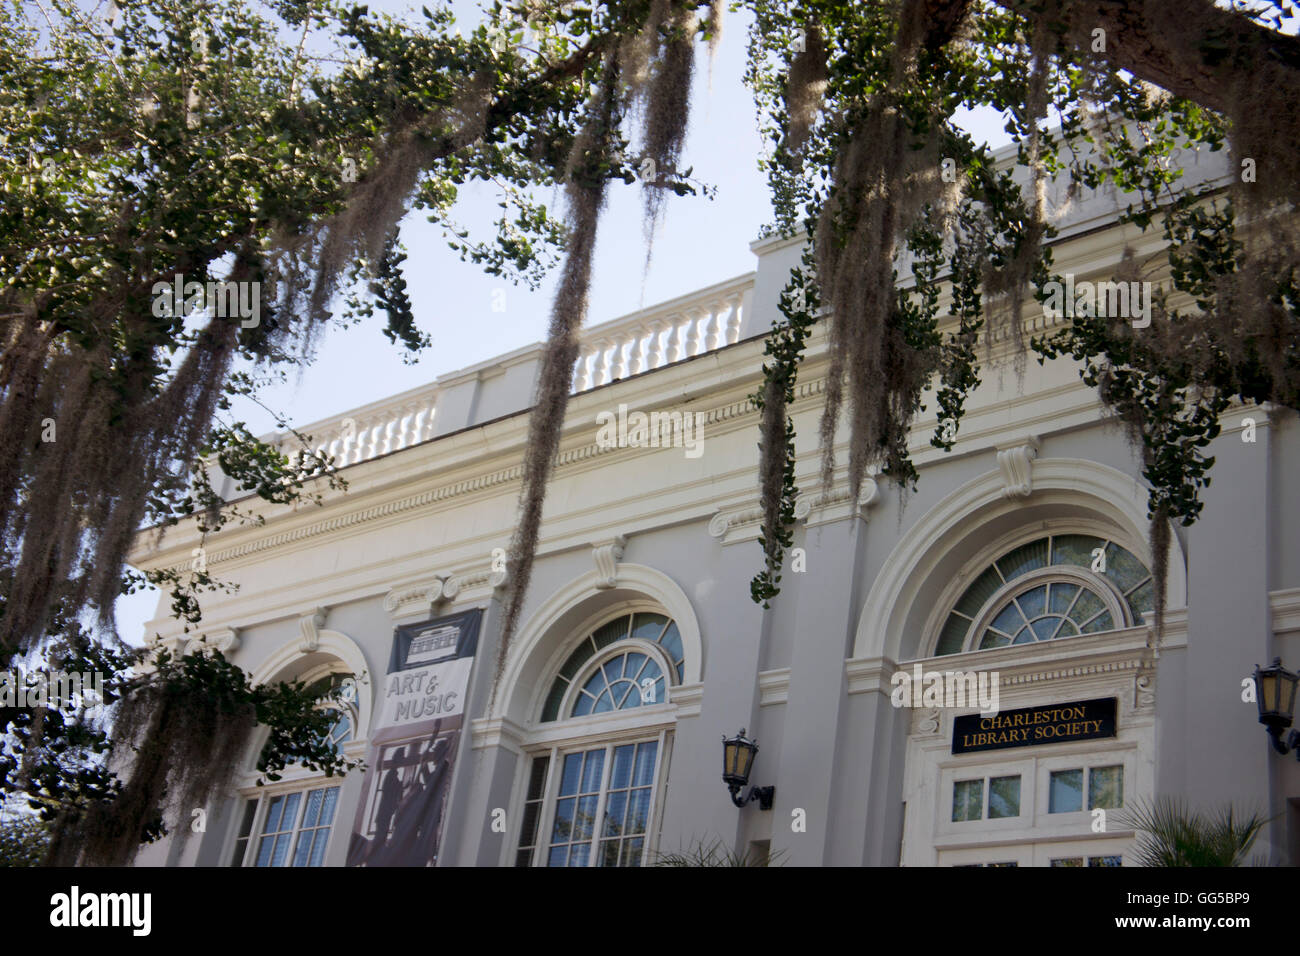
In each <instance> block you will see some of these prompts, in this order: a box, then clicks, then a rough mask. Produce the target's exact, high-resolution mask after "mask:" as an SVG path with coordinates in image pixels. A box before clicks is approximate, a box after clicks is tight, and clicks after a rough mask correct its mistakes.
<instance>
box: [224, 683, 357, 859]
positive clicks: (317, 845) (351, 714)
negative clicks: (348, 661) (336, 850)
mask: <svg viewBox="0 0 1300 956" xmlns="http://www.w3.org/2000/svg"><path fill="white" fill-rule="evenodd" d="M349 677H350V675H348V674H344V673H341V672H338V671H332V672H330V673H327V674H325V675H324V676H322V677H320V678H318V679H317V680H315V681H313V682H312V683H311V684H310V685H309V687H308V692H309V693H312V694H315V695H316V696H319V697H321V698H325V697H326V695H328V694H330V693H331V692H332V691H335V690H337V689H338V688H340V687H344V692H343V693H342V694H340V695H337V697H336V698H335V697H331V698H329V699H322V701H321V704H320V706H321V707H322V708H324V709H327V710H331V711H334V712H335V713H336V714H337V717H336V719H335V720H334V722H333V724H332V725H331V726H330V729H329V730H328V731H327V732H326V741H327V742H328V743H329V744H331V745H332V746H333V747H334V748H335V749H336V750H340V749H342V747H343V746H344V744H347V743H349V742H350V741H351V740H352V739H353V735H354V733H355V728H356V726H357V713H356V710H355V706H356V703H355V695H353V698H352V699H351V700H349V699H348V693H347V691H346V682H347V681H348V679H349ZM354 686H355V685H354ZM282 776H283V781H282V782H280V783H277V784H275V785H273V786H272V787H267V788H263V789H261V790H257V791H254V790H249V791H246V796H247V797H248V799H247V800H245V802H244V805H243V807H242V810H241V812H240V816H239V830H238V832H237V835H236V839H235V846H234V850H233V852H232V853H231V857H230V865H231V866H322V865H323V864H324V862H325V851H326V849H327V847H328V845H329V839H330V832H331V830H332V829H333V826H334V822H335V821H334V815H335V812H336V810H337V809H338V802H339V792H340V785H339V784H338V783H336V782H334V781H335V780H337V778H333V779H331V778H328V777H326V776H325V775H324V774H320V773H314V772H312V771H308V770H306V769H305V768H303V767H297V766H295V767H286V768H285V770H284V772H283V775H282Z"/></svg>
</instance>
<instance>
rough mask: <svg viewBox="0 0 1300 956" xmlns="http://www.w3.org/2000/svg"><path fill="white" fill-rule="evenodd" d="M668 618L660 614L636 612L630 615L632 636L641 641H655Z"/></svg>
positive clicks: (661, 632)
mask: <svg viewBox="0 0 1300 956" xmlns="http://www.w3.org/2000/svg"><path fill="white" fill-rule="evenodd" d="M667 623H668V618H666V617H664V616H663V615H662V614H636V615H633V617H632V636H633V637H636V638H639V639H641V640H643V641H657V640H659V636H660V635H661V634H663V631H664V625H665V624H667Z"/></svg>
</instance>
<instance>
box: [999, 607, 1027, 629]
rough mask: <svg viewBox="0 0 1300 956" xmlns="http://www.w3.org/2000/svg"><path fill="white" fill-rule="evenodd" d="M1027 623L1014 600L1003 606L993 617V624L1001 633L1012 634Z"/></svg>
mask: <svg viewBox="0 0 1300 956" xmlns="http://www.w3.org/2000/svg"><path fill="white" fill-rule="evenodd" d="M1027 623H1028V622H1027V621H1026V620H1025V619H1024V617H1022V616H1021V614H1020V609H1019V608H1017V607H1016V605H1015V603H1014V602H1013V603H1011V604H1008V605H1007V606H1006V607H1004V608H1003V609H1002V611H1001V613H999V614H998V616H997V617H995V618H994V619H993V626H994V627H996V628H997V629H998V630H999V631H1001V632H1002V633H1003V634H1014V633H1016V632H1017V631H1018V630H1020V629H1021V628H1022V627H1024V626H1025V624H1027Z"/></svg>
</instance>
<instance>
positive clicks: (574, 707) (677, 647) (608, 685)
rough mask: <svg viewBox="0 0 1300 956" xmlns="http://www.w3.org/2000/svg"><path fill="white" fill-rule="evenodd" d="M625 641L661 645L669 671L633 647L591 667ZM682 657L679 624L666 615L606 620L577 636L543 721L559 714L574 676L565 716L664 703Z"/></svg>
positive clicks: (676, 679)
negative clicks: (605, 653)
mask: <svg viewBox="0 0 1300 956" xmlns="http://www.w3.org/2000/svg"><path fill="white" fill-rule="evenodd" d="M626 640H637V641H644V642H647V643H649V644H652V645H654V646H655V647H657V648H658V650H659V651H661V652H662V653H663V656H664V659H665V661H666V662H667V663H668V664H669V665H670V666H669V674H667V675H665V673H664V669H663V667H662V666H661V665H660V663H659V662H658V661H656V660H655V658H654V657H653V656H652V655H651V654H649V653H646V652H645V651H637V650H634V649H629V650H628V651H627V652H626V653H622V654H616V655H614V656H611V657H610V658H609V659H608V660H606V661H604V662H602V663H601V664H600V665H599V666H598V667H596V668H595V669H594V670H591V669H590V668H589V664H590V663H591V661H592V660H593V658H596V657H598V655H600V654H601V652H603V651H605V650H606V649H607V648H609V647H610V645H612V644H615V643H617V642H619V641H626ZM684 657H685V655H684V654H683V652H682V637H681V634H679V633H678V631H677V625H676V624H675V623H674V622H673V621H671V620H669V619H668V618H667V617H665V616H664V615H662V614H653V613H649V612H637V613H635V614H625V615H623V616H622V617H618V618H615V619H614V620H612V621H608V622H606V623H605V624H602V625H601V626H600V627H598V628H596V630H594V631H593V632H592V633H591V634H589V635H587V636H586V637H584V638H583V639H582V640H581V641H579V642H578V646H577V647H576V648H575V649H574V651H573V653H571V654H570V655H569V657H568V659H567V660H565V662H564V666H563V667H561V668H560V672H559V674H558V675H557V676H556V678H555V681H554V683H552V684H551V690H550V693H549V694H547V696H546V703H545V704H544V705H543V707H542V720H543V721H553V720H557V719H559V716H560V708H561V706H562V705H563V703H564V700H565V697H566V695H567V694H568V693H569V690H570V688H571V687H572V686H573V684H574V682H575V681H577V682H580V683H578V685H577V686H578V691H577V694H576V695H575V696H574V697H573V698H572V702H571V703H570V705H569V709H568V713H567V714H565V716H567V717H582V716H585V715H587V714H599V713H604V712H606V711H613V710H626V709H628V708H631V707H640V706H641V705H643V704H646V705H648V704H662V703H664V702H666V701H667V699H668V694H667V687H668V682H669V678H671V680H672V683H674V684H676V683H680V682H681V679H682V674H683V673H684V670H685V659H684Z"/></svg>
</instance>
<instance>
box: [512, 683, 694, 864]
mask: <svg viewBox="0 0 1300 956" xmlns="http://www.w3.org/2000/svg"><path fill="white" fill-rule="evenodd" d="M646 706H648V705H646ZM641 709H642V708H633V710H632V711H630V712H629V711H621V712H620V711H615V712H614V713H616V714H617V713H622V714H628V713H635V712H636V711H637V710H641ZM598 716H600V717H606V716H608V714H600V715H598ZM587 719H588V718H574V720H587ZM557 723H558V722H557ZM651 742H657V743H658V750H657V752H656V756H655V771H654V780H653V782H652V785H651V787H652V789H651V791H650V809H649V812H648V813H647V814H646V833H645V842H644V843H643V844H642V846H641V864H640V865H641V866H646V865H648V863H649V861H650V860H651V859H652V858H653V857H654V856H655V855H657V853H658V850H659V830H660V825H661V823H662V820H663V805H664V798H665V796H666V794H667V788H668V766H669V763H670V762H671V759H672V744H673V734H672V730H671V727H670V726H665V725H663V724H662V723H659V724H652V725H648V726H647V725H642V726H639V727H628V728H626V729H624V730H622V731H621V732H618V733H616V734H608V733H601V734H594V735H593V734H588V735H583V736H580V737H575V738H573V739H571V740H567V741H563V742H560V741H557V742H555V743H554V744H552V745H551V746H549V747H534V748H530V749H528V750H525V751H524V759H523V761H522V766H521V771H520V773H518V774H516V775H515V776H516V783H517V787H516V791H517V792H516V794H515V796H514V799H513V801H512V802H513V805H514V806H515V808H516V812H515V813H514V814H512V818H513V819H515V820H517V821H519V822H518V824H517V825H516V826H514V827H512V828H511V832H510V833H509V834H508V836H509V837H510V839H509V841H508V842H507V845H506V848H507V851H508V852H509V857H508V859H510V860H511V861H513V860H514V859H515V858H516V857H517V855H518V853H519V849H520V847H519V839H520V837H521V836H522V835H523V816H524V805H525V803H526V802H527V797H528V777H529V775H530V774H531V773H532V761H533V760H534V759H537V758H540V757H549V758H550V761H549V763H548V764H547V768H546V779H545V781H544V782H543V784H542V802H541V806H540V808H539V811H538V815H537V834H536V836H535V837H534V841H535V842H534V843H533V859H532V861H531V862H530V863H529V866H533V867H546V863H547V860H548V859H549V857H550V853H551V833H552V831H553V830H554V828H555V805H556V802H557V800H558V799H559V790H560V777H561V774H562V772H563V771H562V769H561V768H562V764H563V761H564V758H565V757H566V756H568V755H569V754H573V753H584V752H586V751H589V750H595V749H597V748H601V747H603V748H604V749H605V759H604V762H603V765H602V767H601V772H600V773H601V780H600V791H599V793H600V796H599V799H598V800H597V802H596V820H597V824H596V828H595V830H594V831H593V833H592V839H591V854H590V855H589V857H588V859H587V865H588V866H596V865H598V864H597V860H598V858H599V847H600V841H601V837H600V824H601V823H603V821H604V813H605V806H606V803H607V801H608V799H609V779H610V774H611V773H612V772H613V769H612V768H613V763H614V761H613V751H614V748H615V747H620V746H623V745H625V744H637V743H651Z"/></svg>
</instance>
